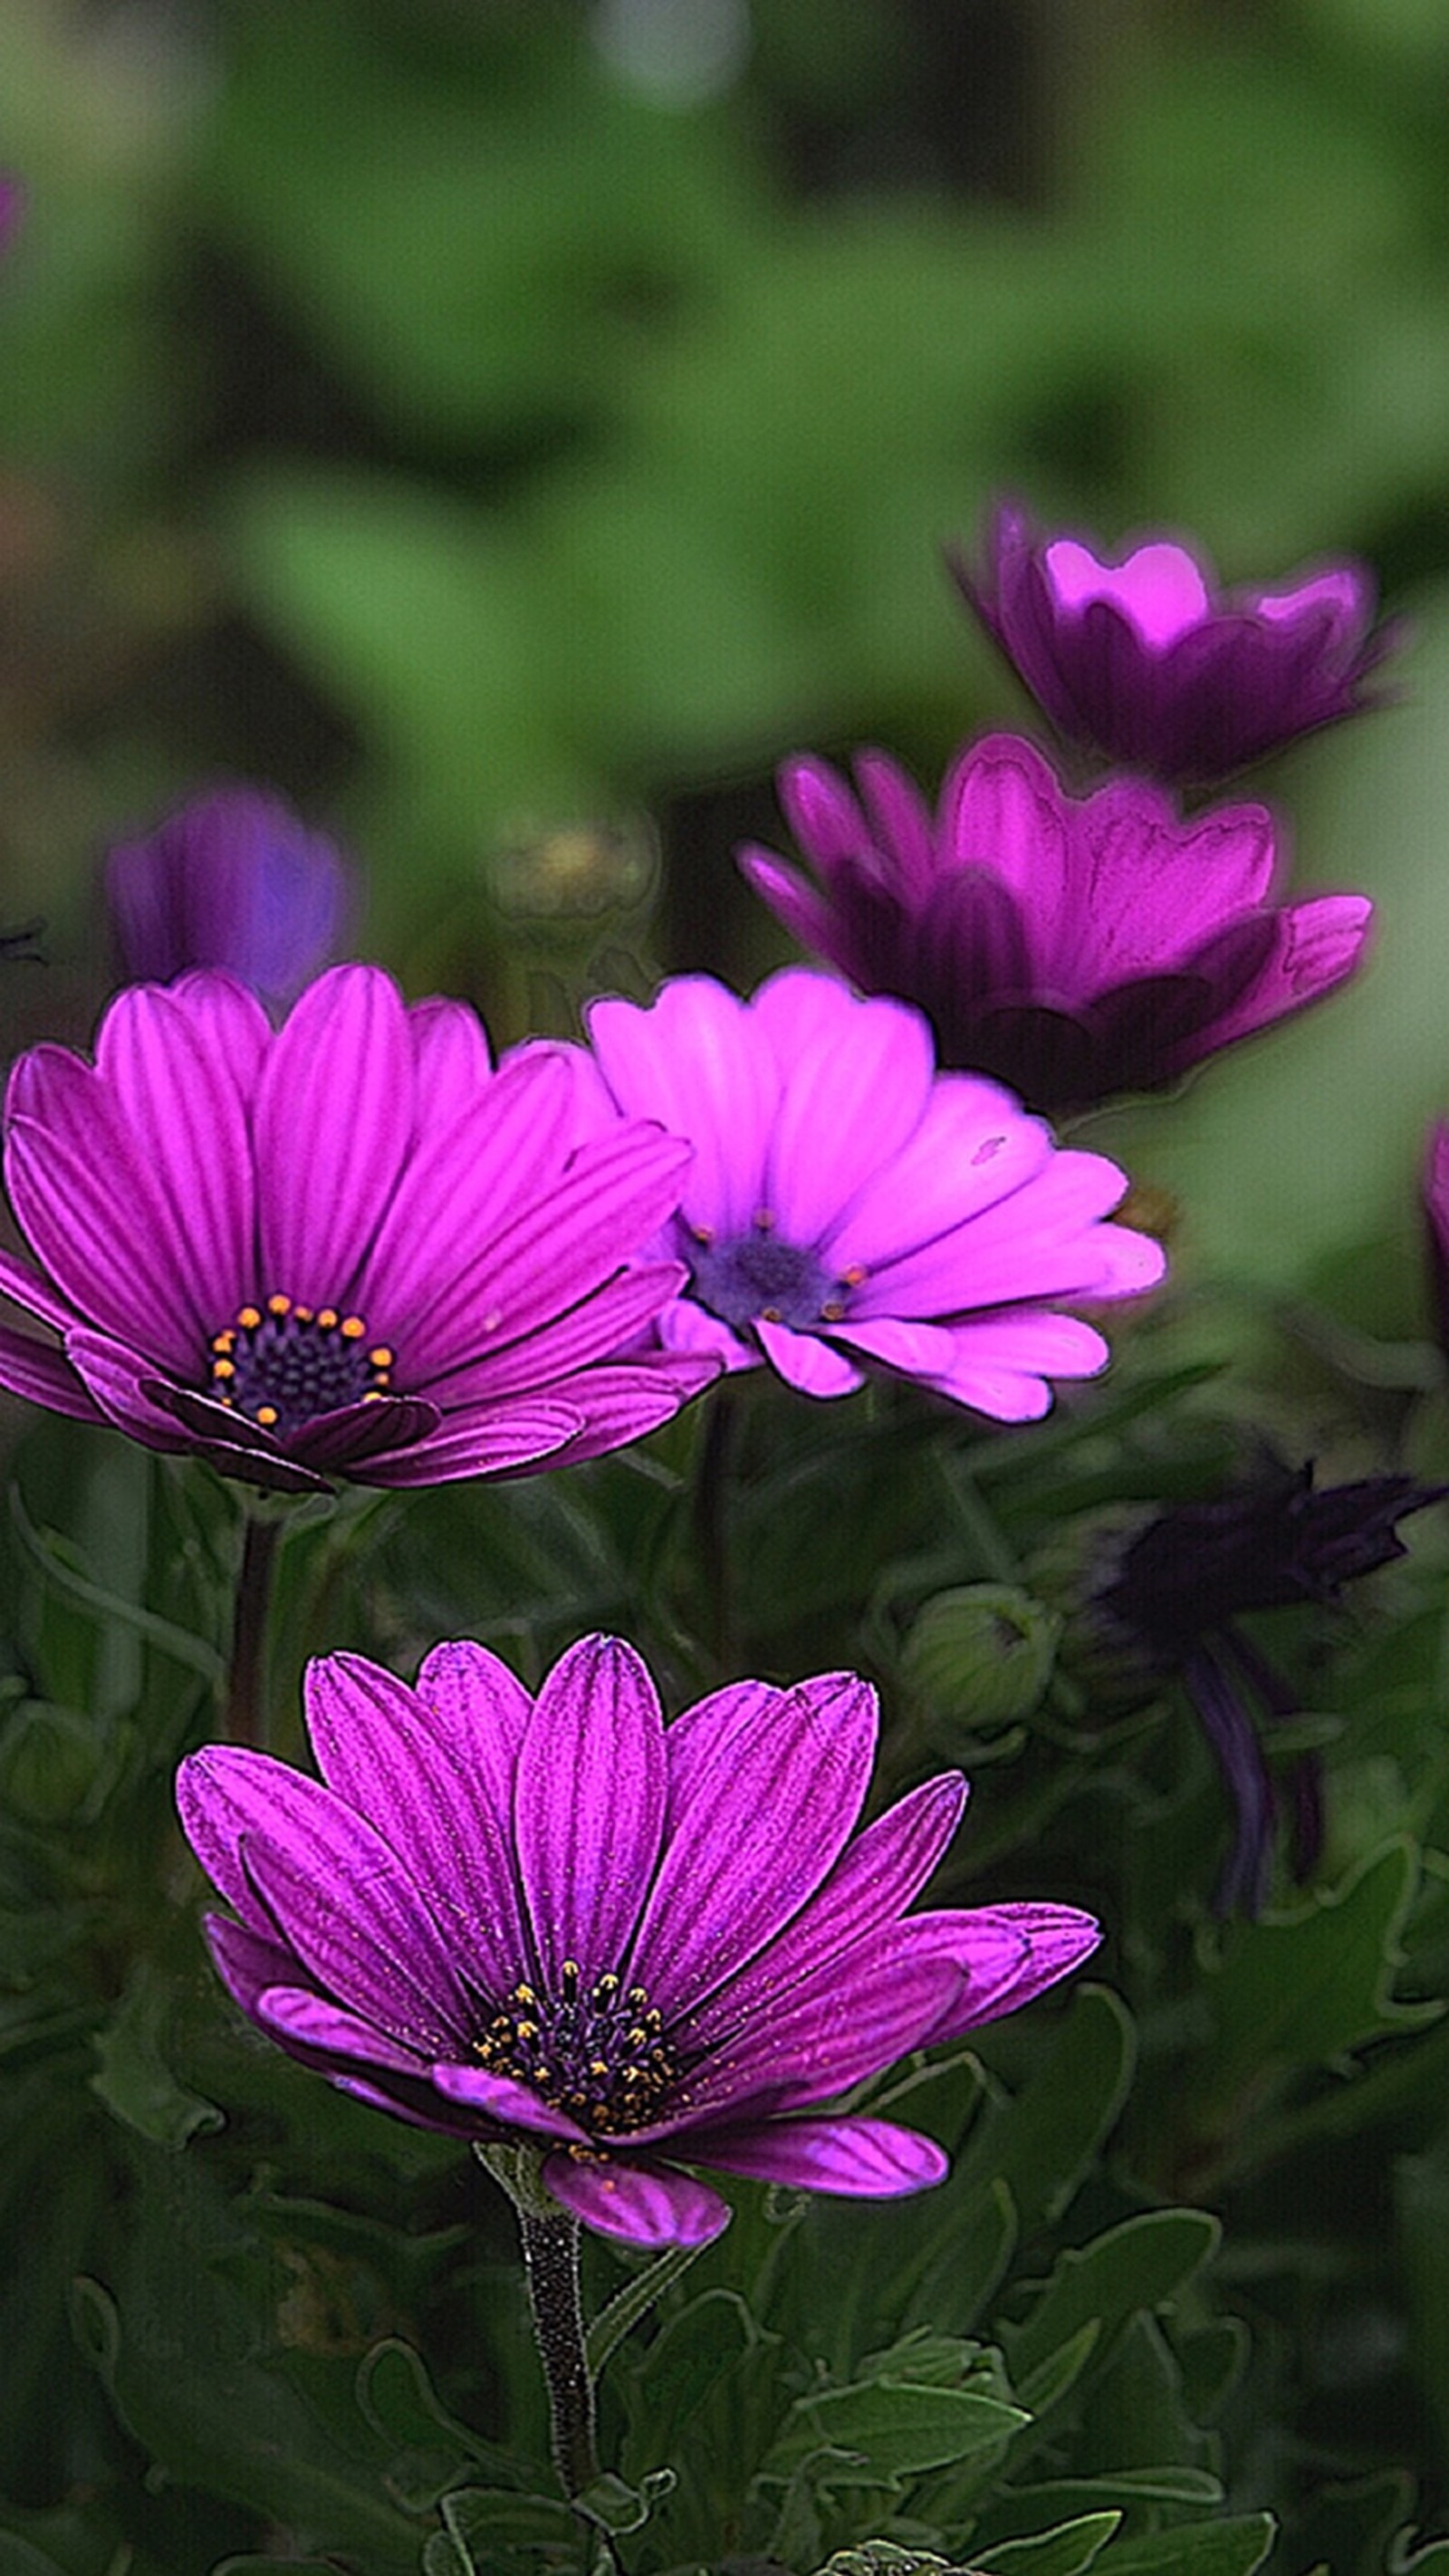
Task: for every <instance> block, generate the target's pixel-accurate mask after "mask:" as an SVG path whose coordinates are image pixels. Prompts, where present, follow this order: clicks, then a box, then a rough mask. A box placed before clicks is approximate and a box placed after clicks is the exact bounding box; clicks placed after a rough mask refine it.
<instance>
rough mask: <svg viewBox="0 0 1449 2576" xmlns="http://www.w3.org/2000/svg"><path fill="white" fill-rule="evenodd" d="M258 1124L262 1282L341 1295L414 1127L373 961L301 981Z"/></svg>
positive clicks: (408, 1085) (310, 1298) (408, 1065)
mask: <svg viewBox="0 0 1449 2576" xmlns="http://www.w3.org/2000/svg"><path fill="white" fill-rule="evenodd" d="M254 1123H255V1134H256V1159H257V1176H258V1187H259V1191H260V1198H261V1205H260V1235H261V1244H260V1253H261V1271H262V1275H261V1278H260V1279H259V1281H258V1282H257V1286H258V1289H259V1290H260V1291H261V1293H263V1294H271V1293H272V1292H274V1291H277V1290H281V1291H283V1292H284V1293H285V1294H286V1295H287V1296H289V1297H292V1298H295V1299H297V1300H299V1301H300V1302H302V1303H304V1304H306V1305H309V1306H333V1305H335V1306H342V1305H345V1304H346V1303H348V1302H349V1300H350V1297H351V1293H352V1289H353V1285H354V1282H355V1281H356V1279H357V1277H358V1274H359V1271H360V1269H361V1266H362V1263H363V1260H364V1257H365V1255H366V1253H367V1250H368V1247H369V1245H370V1244H371V1242H372V1239H373V1237H374V1235H375V1234H376V1232H377V1229H378V1225H379V1222H380V1220H381V1218H382V1216H383V1214H384V1212H385V1210H386V1207H387V1203H388V1200H389V1199H390V1197H391V1195H392V1192H393V1189H394V1188H395V1186H396V1183H397V1179H398V1175H399V1173H400V1172H401V1170H402V1167H403V1160H404V1157H405V1155H406V1153H407V1150H408V1146H409V1143H410V1141H411V1136H412V1124H413V1048H412V1040H411V1037H410V1035H409V1030H408V1020H407V1014H406V1012H405V1010H404V1008H403V1003H402V997H401V995H400V994H399V992H398V989H397V986H396V985H395V984H394V983H393V981H392V979H391V977H390V976H388V975H385V974H383V972H382V970H381V968H380V967H376V966H334V967H332V968H331V969H330V970H329V972H328V973H327V974H325V975H319V976H318V978H317V980H316V982H315V983H314V984H309V985H308V987H307V990H306V991H305V993H304V994H303V995H302V998H301V1000H300V1001H299V1002H298V1003H297V1004H296V1006H295V1008H294V1009H293V1011H292V1012H291V1015H290V1017H289V1018H288V1020H287V1022H286V1025H285V1026H284V1027H283V1029H282V1030H281V1031H280V1033H279V1035H278V1036H277V1037H276V1038H275V1039H274V1040H273V1042H272V1046H271V1049H270V1052H269V1054H268V1057H267V1060H266V1063H265V1065H264V1067H263V1070H262V1077H261V1081H260V1084H259V1086H258V1090H257V1100H256V1109H255V1122H254Z"/></svg>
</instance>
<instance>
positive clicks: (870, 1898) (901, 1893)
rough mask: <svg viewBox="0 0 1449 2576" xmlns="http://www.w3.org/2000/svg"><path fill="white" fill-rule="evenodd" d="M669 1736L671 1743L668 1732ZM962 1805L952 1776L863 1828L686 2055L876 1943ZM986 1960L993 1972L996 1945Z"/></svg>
mask: <svg viewBox="0 0 1449 2576" xmlns="http://www.w3.org/2000/svg"><path fill="white" fill-rule="evenodd" d="M669 1732H670V1735H671V1736H672V1735H673V1733H674V1729H673V1728H671V1729H670V1730H669ZM666 1741H667V1739H666ZM965 1803H966V1783H965V1781H964V1780H963V1779H962V1777H961V1774H960V1772H959V1771H946V1772H943V1773H941V1774H940V1776H939V1777H938V1778H936V1779H934V1780H927V1781H924V1782H923V1783H922V1785H921V1787H920V1788H919V1789H913V1790H912V1791H911V1792H910V1795H909V1796H908V1797H905V1798H902V1799H900V1800H899V1801H898V1803H897V1804H896V1805H895V1806H894V1807H891V1808H889V1809H888V1810H887V1812H886V1814H885V1815H883V1816H878V1817H877V1818H876V1820H875V1823H874V1824H872V1825H867V1827H866V1829H865V1831H864V1833H863V1834H858V1835H857V1836H856V1838H855V1840H854V1841H853V1842H852V1843H850V1844H848V1845H847V1847H846V1849H845V1850H844V1851H843V1852H842V1853H841V1856H840V1858H839V1859H838V1860H837V1862H836V1863H835V1866H834V1868H833V1869H832V1870H831V1872H830V1874H829V1876H828V1877H827V1878H826V1880H825V1882H824V1884H823V1886H821V1887H820V1889H819V1890H818V1891H817V1893H816V1894H815V1895H814V1896H813V1897H812V1898H811V1899H810V1901H809V1903H808V1904H806V1905H804V1906H802V1908H801V1910H800V1912H799V1913H798V1914H797V1915H796V1916H795V1918H794V1920H793V1921H792V1922H791V1923H789V1924H787V1925H786V1927H785V1928H784V1930H783V1931H782V1932H781V1933H780V1934H779V1935H778V1937H777V1938H776V1939H775V1940H774V1941H772V1942H771V1943H770V1945H769V1947H768V1949H766V1950H764V1951H762V1952H760V1954H759V1955H758V1956H757V1957H756V1958H755V1959H754V1960H752V1961H751V1962H750V1963H749V1964H748V1965H747V1966H745V1967H743V1968H742V1969H741V1971H740V1973H739V1975H738V1976H734V1977H731V1978H730V1980H729V1982H728V1984H727V1985H726V1986H724V1987H723V1988H721V1989H720V1990H719V1991H718V1992H717V1993H716V1994H714V1995H713V1996H712V1997H710V1998H709V1999H708V2001H707V2002H706V2003H705V2004H704V2005H703V2006H702V2008H701V2009H700V2011H699V2012H698V2014H697V2015H695V2016H694V2019H693V2021H692V2024H691V2027H690V2029H689V2031H688V2033H687V2038H688V2041H689V2044H690V2045H691V2047H693V2048H697V2049H700V2050H703V2051H708V2050H709V2049H711V2048H714V2047H718V2046H719V2045H720V2044H721V2043H722V2042H723V2041H724V2040H727V2039H728V2038H729V2037H730V2036H731V2035H732V2034H733V2033H734V2032H735V2031H736V2030H740V2029H743V2028H744V2027H745V2026H746V2025H747V2024H748V2023H749V2022H750V2021H751V2020H752V2019H754V2018H756V2017H761V2016H763V2017H768V2016H770V2015H771V2014H773V2013H774V2012H775V2011H776V2010H777V2008H778V2006H779V2003H780V2000H781V1998H782V1997H783V1996H785V1995H787V1994H788V1993H789V1992H790V1991H791V1990H792V1988H794V1987H795V1986H799V1985H803V1984H805V1983H806V1982H807V1981H808V1980H809V1979H811V1978H813V1977H816V1976H819V1975H821V1974H823V1972H824V1971H825V1970H826V1969H827V1968H829V1967H830V1966H831V1965H832V1963H833V1962H835V1961H836V1960H839V1959H843V1958H844V1957H845V1956H846V1955H847V1953H853V1952H855V1951H857V1950H861V1951H863V1950H864V1949H865V1948H866V1946H867V1945H868V1943H869V1942H870V1941H871V1940H872V1939H873V1938H874V1936H875V1935H876V1934H877V1933H879V1932H882V1931H883V1930H885V1929H886V1928H887V1927H888V1926H890V1925H893V1924H895V1923H896V1922H897V1921H898V1920H899V1919H900V1917H901V1916H902V1914H903V1913H904V1911H905V1908H906V1907H907V1906H908V1905H909V1904H911V1902H912V1901H913V1899H914V1898H915V1897H917V1896H918V1895H919V1894H920V1891H921V1889H922V1888H923V1887H924V1885H925V1883H926V1881H927V1879H928V1878H929V1877H930V1875H931V1872H932V1870H933V1869H934V1868H935V1866H936V1863H937V1861H938V1860H939V1859H940V1857H941V1854H942V1852H943V1851H944V1850H945V1848H946V1845H947V1844H948V1843H949V1841H950V1839H951V1836H952V1835H953V1833H954V1832H955V1830H956V1827H957V1825H958V1824H959V1822H960V1819H961V1810H962V1808H963V1807H964V1805H965ZM1020 1956H1021V1949H1020V1943H1019V1942H1018V1941H1016V1940H1015V1939H1013V1941H1012V1942H1011V1944H1010V1945H1009V1948H1008V1950H1007V1952H1006V1959H1007V1964H1008V1965H1010V1964H1012V1963H1014V1962H1016V1961H1018V1960H1019V1958H1020ZM992 1957H993V1959H994V1960H995V1961H996V1962H997V1964H998V1965H999V1964H1000V1961H1001V1958H1002V1950H1001V1945H1000V1944H997V1945H996V1946H995V1948H994V1949H993V1952H992Z"/></svg>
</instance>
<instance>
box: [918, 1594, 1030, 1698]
mask: <svg viewBox="0 0 1449 2576" xmlns="http://www.w3.org/2000/svg"><path fill="white" fill-rule="evenodd" d="M1058 1633H1059V1622H1058V1621H1057V1620H1056V1619H1055V1618H1053V1616H1052V1614H1051V1612H1050V1611H1049V1610H1047V1609H1045V1608H1044V1607H1043V1605H1042V1604H1041V1602H1040V1601H1037V1600H1034V1599H1033V1597H1032V1595H1031V1594H1030V1593H1029V1592H1023V1591H1022V1590H1020V1588H1019V1587H1018V1586H1017V1585H1015V1584H1011V1583H963V1584H959V1585H958V1586H957V1587H956V1588H955V1589H954V1590H953V1591H950V1592H938V1593H936V1594H935V1595H934V1597H933V1598H932V1599H931V1600H929V1601H927V1602H925V1603H924V1604H923V1606H922V1607H921V1609H920V1610H919V1611H918V1612H917V1614H916V1616H915V1618H914V1619H913V1620H912V1622H911V1627H910V1632H909V1634H908V1636H907V1638H906V1641H905V1645H904V1648H903V1649H902V1653H901V1678H902V1680H903V1681H904V1682H905V1684H906V1686H907V1688H908V1689H909V1690H910V1691H911V1692H912V1693H913V1694H914V1695H915V1696H916V1697H917V1698H918V1699H921V1700H923V1701H924V1702H925V1703H926V1705H927V1706H928V1708H929V1709H930V1710H931V1712H932V1714H933V1715H934V1716H936V1717H940V1718H945V1719H948V1720H949V1721H950V1723H951V1724H952V1725H953V1726H965V1727H982V1726H988V1727H990V1726H1011V1725H1015V1724H1016V1723H1018V1722H1019V1721H1020V1720H1021V1719H1022V1718H1026V1717H1030V1716H1031V1715H1032V1712H1033V1711H1034V1710H1035V1709H1037V1708H1039V1707H1040V1705H1041V1701H1042V1698H1043V1696H1044V1694H1045V1691H1046V1687H1047V1683H1048V1682H1049V1680H1050V1679H1051V1670H1052V1663H1053V1659H1054V1657H1055V1655H1056V1646H1057V1637H1058Z"/></svg>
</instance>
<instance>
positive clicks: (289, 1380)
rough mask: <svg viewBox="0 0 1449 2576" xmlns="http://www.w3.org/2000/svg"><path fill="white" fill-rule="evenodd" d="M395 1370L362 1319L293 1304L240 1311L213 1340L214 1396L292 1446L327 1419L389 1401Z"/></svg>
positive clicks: (284, 1301) (274, 1300) (277, 1300)
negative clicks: (295, 1435)
mask: <svg viewBox="0 0 1449 2576" xmlns="http://www.w3.org/2000/svg"><path fill="white" fill-rule="evenodd" d="M392 1367H393V1354H392V1352H391V1351H390V1350H389V1349H388V1347H387V1345H386V1343H385V1342H374V1341H372V1340H371V1338H370V1336H369V1333H368V1330H367V1326H366V1324H365V1323H364V1322H363V1319H362V1317H361V1316H360V1315H343V1314H339V1312H338V1310H337V1308H336V1307H335V1306H298V1305H296V1304H295V1303H294V1302H293V1300H292V1299H291V1298H290V1297H283V1296H275V1297H268V1298H267V1300H266V1302H265V1304H263V1305H260V1306H242V1307H240V1308H239V1309H238V1311H237V1319H236V1322H235V1323H234V1324H229V1325H228V1326H227V1328H226V1331H225V1332H224V1333H213V1335H212V1337H211V1392H212V1394H213V1395H214V1396H216V1397H217V1399H218V1401H219V1402H220V1403H222V1404H225V1405H227V1406H229V1407H231V1408H232V1409H233V1410H234V1411H235V1412H237V1413H244V1414H245V1415H246V1417H247V1420H248V1421H249V1422H257V1423H260V1424H261V1427H262V1429H263V1430H264V1431H276V1432H279V1433H280V1434H281V1436H282V1437H283V1438H284V1439H285V1437H286V1435H287V1433H288V1432H290V1431H300V1430H301V1429H302V1428H303V1426H304V1425H305V1424H306V1423H308V1422H312V1421H315V1419H316V1417H317V1415H318V1414H319V1413H337V1412H339V1411H340V1410H341V1408H342V1407H343V1406H344V1405H348V1404H367V1403H369V1402H370V1401H373V1400H374V1399H376V1398H377V1397H378V1396H380V1395H384V1394H386V1392H387V1390H388V1388H389V1386H390V1385H391V1382H392Z"/></svg>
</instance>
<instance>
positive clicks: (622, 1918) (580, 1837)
mask: <svg viewBox="0 0 1449 2576" xmlns="http://www.w3.org/2000/svg"><path fill="white" fill-rule="evenodd" d="M664 1795H665V1759H664V1722H663V1719H662V1717H661V1715H660V1709H659V1701H658V1697H657V1695H656V1693H655V1689H654V1684H653V1682H652V1681H651V1680H650V1677H649V1673H648V1671H647V1669H646V1667H645V1665H644V1664H643V1663H642V1661H641V1660H640V1658H639V1656H638V1655H636V1654H635V1652H634V1650H633V1648H632V1646H626V1645H625V1644H624V1642H623V1640H622V1639H621V1638H617V1637H583V1638H581V1639H580V1640H579V1643H578V1644H577V1645H576V1646H571V1647H570V1648H569V1650H568V1653H567V1654H565V1655H562V1656H560V1658H559V1661H558V1662H557V1663H556V1664H555V1665H554V1667H553V1670H552V1672H551V1673H549V1675H548V1676H547V1678H546V1680H545V1681H544V1684H543V1687H542V1689H541V1690H540V1692H539V1694H538V1697H537V1699H536V1701H535V1702H534V1708H533V1715H532V1717H531V1718H530V1720H529V1723H528V1728H527V1731H526V1733H525V1735H524V1738H523V1743H522V1746H521V1748H520V1751H519V1756H518V1768H517V1772H516V1774H515V1778H514V1792H513V1802H514V1836H515V1849H516V1853H517V1860H518V1869H519V1875H520V1877H521V1879H522V1881H523V1889H524V1896H525V1899H526V1902H527V1906H528V1913H529V1918H530V1921H531V1925H532V1930H533V1936H534V1943H535V1948H536V1953H537V1964H538V1971H539V1975H540V1977H541V1979H542V1981H543V1983H544V1984H545V1985H546V1986H548V1987H550V1988H551V1989H554V1990H556V1989H557V1986H558V1983H559V1977H560V1971H561V1969H562V1967H563V1963H564V1961H565V1960H566V1959H572V1960H575V1961H576V1962H577V1963H578V1966H579V1968H580V1971H581V1973H582V1976H583V1980H584V1983H585V1984H586V1985H587V1984H588V1983H590V1982H591V1981H592V1979H593V1978H595V1977H597V1976H599V1975H601V1974H603V1973H604V1972H605V1971H606V1970H614V1969H617V1967H618V1964H619V1962H620V1961H621V1960H622V1959H623V1957H624V1954H625V1951H626V1948H627V1945H628V1942H629V1938H630V1935H631V1933H632V1932H633V1929H634V1925H635V1922H636V1920H637V1918H638V1914H639V1909H640V1907H641V1905H642V1904H643V1902H644V1898H645V1895H646V1892H647V1890H648V1887H649V1882H650V1880H651V1878H652V1877H653V1874H654V1866H655V1862H656V1861H657V1859H658V1856H659V1839H660V1834H661V1831H662V1828H663V1823H664Z"/></svg>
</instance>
